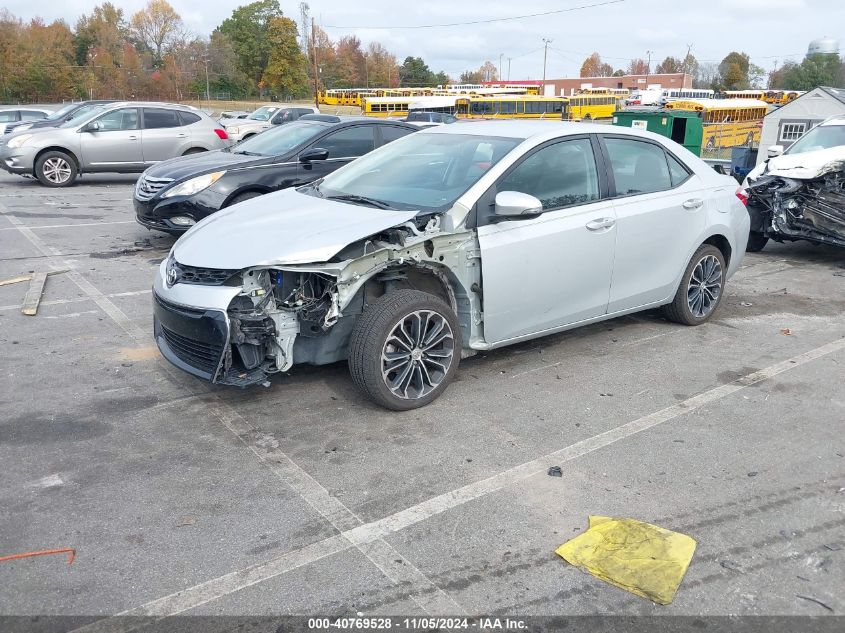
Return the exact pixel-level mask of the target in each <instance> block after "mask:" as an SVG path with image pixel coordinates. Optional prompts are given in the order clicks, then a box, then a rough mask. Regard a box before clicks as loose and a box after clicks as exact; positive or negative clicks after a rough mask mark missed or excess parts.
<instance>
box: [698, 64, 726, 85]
mask: <svg viewBox="0 0 845 633" xmlns="http://www.w3.org/2000/svg"><path fill="white" fill-rule="evenodd" d="M720 83H721V78H720V74H719V65H718V64H716V63H715V62H705V63H703V64H699V66H698V72H697V73H696V75H695V77H694V79H693V84H692V85H693V88H707V89H710V90H720V89H721V87H720Z"/></svg>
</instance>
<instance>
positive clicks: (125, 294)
mask: <svg viewBox="0 0 845 633" xmlns="http://www.w3.org/2000/svg"><path fill="white" fill-rule="evenodd" d="M151 292H152V290H129V291H127V292H112V293H110V294H107V295H103V296H104V297H107V298H109V299H114V298H119V297H135V296H137V295H148V294H150V293H151ZM82 301H93V297H89V296H87V295H86V296H84V297H74V298H73V299H51V300H50V301H42V302H40V303H39V304H38V305H40V306H58V305H63V304H65V303H80V302H82ZM20 309H21V306H20V304H15V305H8V306H0V312H6V311H8V310H20Z"/></svg>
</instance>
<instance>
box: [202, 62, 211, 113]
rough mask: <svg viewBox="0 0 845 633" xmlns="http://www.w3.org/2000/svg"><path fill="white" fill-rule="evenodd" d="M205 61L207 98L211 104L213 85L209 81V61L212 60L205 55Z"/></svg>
mask: <svg viewBox="0 0 845 633" xmlns="http://www.w3.org/2000/svg"><path fill="white" fill-rule="evenodd" d="M202 61H203V63H204V64H205V100H206V101H208V103H209V105H210V104H211V87H210V85H209V83H208V62H209V61H210V60H209V59H208V57H203V59H202Z"/></svg>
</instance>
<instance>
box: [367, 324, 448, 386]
mask: <svg viewBox="0 0 845 633" xmlns="http://www.w3.org/2000/svg"><path fill="white" fill-rule="evenodd" d="M454 354H455V338H454V335H453V333H452V328H451V326H450V325H449V322H448V321H447V320H446V318H445V317H444V316H443V315H441V314H438V313H437V312H435V311H433V310H417V311H415V312H411V313H410V314H408V315H407V316H405V317H403V318H402V319H401V320H400V321H399V322H398V323H397V324H396V325H395V326H394V327H393V329H392V330H391V332H390V334H389V335H388V336H387V339H386V340H385V343H384V348H383V349H382V353H381V365H382V379H383V380H384V383H385V384H386V385H387V388H388V389H390V391H391V392H392V393H393V394H394V395H396V396H398V397H399V398H404V399H407V400H414V399H417V398H422V397H424V396H426V395H427V394H429V393H431V392H432V391H434V390H435V389H436V388H437V386H438V385H440V383H442V382H443V380H444V379H445V378H446V375H447V373H448V372H449V367H451V365H452V360H453V358H454Z"/></svg>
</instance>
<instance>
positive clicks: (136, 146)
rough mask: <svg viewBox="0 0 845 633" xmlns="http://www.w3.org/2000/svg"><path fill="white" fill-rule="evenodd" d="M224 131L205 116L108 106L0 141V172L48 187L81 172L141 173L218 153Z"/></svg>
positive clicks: (166, 108) (171, 108)
mask: <svg viewBox="0 0 845 633" xmlns="http://www.w3.org/2000/svg"><path fill="white" fill-rule="evenodd" d="M230 144H231V141H230V140H229V137H228V135H227V134H226V131H225V130H224V129H223V128H222V127H221V126H220V125H219V124H218V123H217V122H216V121H214V120H213V119H212V118H211V117H209V116H208V115H206V114H204V113H202V112H200V111H199V110H196V109H194V108H191V107H188V106H180V105H174V104H166V103H134V102H123V103H111V104H108V105H106V106H103V107H102V108H98V109H96V110H93V111H87V112H85V113H84V114H82V115H81V116H78V117H75V118H73V119H70V120H69V121H67V122H66V123H64V124H62V125H60V126H59V127H56V128H45V129H32V130H27V131H23V132H16V133H12V134H10V135H6V136H3V137H2V138H0V167H2V168H3V169H5V170H6V171H8V172H10V173H13V174H21V175H32V176H35V177H36V178H38V180H39V181H40V182H41V184H43V185H46V186H48V187H65V186H68V185H71V184H73V182H74V181H75V180H76V178H77V177H78V176H79V175H80V174H83V173H95V172H118V173H133V172H142V171H144V170H145V169H146V168H147V167H149V166H150V165H152V164H154V163H157V162H159V161H162V160H167V159H168V158H174V157H176V156H184V155H186V154H193V153H196V152H205V151H208V150H214V149H222V148H224V147H227V146H228V145H230Z"/></svg>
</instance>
